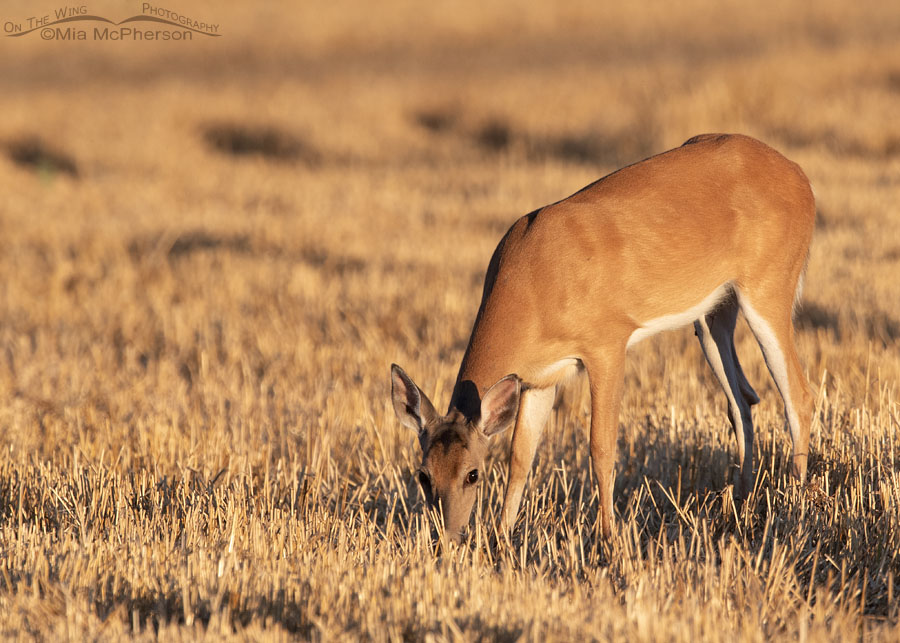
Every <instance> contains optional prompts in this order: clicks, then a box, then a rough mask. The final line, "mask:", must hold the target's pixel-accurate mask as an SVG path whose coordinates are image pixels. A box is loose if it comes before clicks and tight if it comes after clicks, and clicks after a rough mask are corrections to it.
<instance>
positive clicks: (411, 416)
mask: <svg viewBox="0 0 900 643" xmlns="http://www.w3.org/2000/svg"><path fill="white" fill-rule="evenodd" d="M391 402H392V403H393V405H394V413H396V414H397V419H398V420H400V422H401V423H402V424H403V426H406V427H408V428H410V429H412V430H413V431H415V432H416V433H418V434H419V436H422V435H423V433H424V432H425V425H427V424H428V423H429V422H431V421H432V420H434V418H435V417H436V416H437V413H435V410H434V406H433V405H432V404H431V400H429V399H428V397H427V396H426V395H425V394H424V393H423V392H422V389H420V388H419V387H418V386H416V383H415V382H413V381H412V379H411V378H410V377H409V375H407V374H406V373H405V372H404V370H403V369H402V368H400V367H399V366H397V365H396V364H391Z"/></svg>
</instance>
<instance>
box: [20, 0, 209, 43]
mask: <svg viewBox="0 0 900 643" xmlns="http://www.w3.org/2000/svg"><path fill="white" fill-rule="evenodd" d="M91 23H93V24H91ZM3 33H4V35H6V37H8V38H20V37H23V36H25V37H28V36H29V35H31V36H33V35H34V34H39V35H40V38H41V39H42V40H59V41H68V40H71V41H85V40H98V41H110V42H124V41H131V42H141V41H158V40H169V41H172V40H180V41H188V40H193V39H194V36H197V37H203V36H209V37H214V38H218V37H219V36H221V35H222V34H221V33H219V25H218V23H215V22H209V21H206V20H198V19H197V18H196V17H194V16H189V15H185V14H184V13H180V12H178V11H172V10H170V9H167V8H165V7H161V6H159V5H155V4H152V3H150V2H144V3H142V5H141V13H140V14H138V15H134V16H131V17H129V18H125V19H124V20H120V21H115V20H110V19H109V18H107V17H105V16H100V15H95V14H93V13H91V11H89V9H88V6H87V5H78V6H65V7H61V8H58V9H54V10H53V11H51V12H47V13H41V14H39V15H34V16H28V17H27V18H25V19H23V20H18V21H16V20H5V21H4V22H3Z"/></svg>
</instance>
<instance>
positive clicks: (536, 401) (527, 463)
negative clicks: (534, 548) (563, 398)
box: [500, 386, 555, 534]
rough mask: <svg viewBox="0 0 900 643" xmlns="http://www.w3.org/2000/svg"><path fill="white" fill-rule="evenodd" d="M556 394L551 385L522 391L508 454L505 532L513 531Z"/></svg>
mask: <svg viewBox="0 0 900 643" xmlns="http://www.w3.org/2000/svg"><path fill="white" fill-rule="evenodd" d="M554 397H555V389H554V387H552V386H551V387H548V388H543V389H528V390H527V391H525V392H524V393H523V394H522V401H521V402H520V403H519V415H518V417H517V418H516V427H515V429H514V430H513V437H512V445H511V448H510V454H509V469H508V476H507V483H506V495H505V496H504V499H503V511H502V512H501V514H500V516H501V517H500V526H501V528H502V529H503V531H504V533H506V534H509V533H510V532H511V531H512V528H513V525H515V523H516V515H517V514H518V512H519V503H520V502H521V501H522V490H523V489H524V487H525V479H526V478H527V477H528V472H529V471H530V470H531V464H532V463H533V462H534V454H535V452H536V451H537V445H538V441H539V440H540V438H541V432H542V431H543V428H544V425H545V424H546V423H547V418H548V417H549V416H550V411H551V409H552V408H553V400H554Z"/></svg>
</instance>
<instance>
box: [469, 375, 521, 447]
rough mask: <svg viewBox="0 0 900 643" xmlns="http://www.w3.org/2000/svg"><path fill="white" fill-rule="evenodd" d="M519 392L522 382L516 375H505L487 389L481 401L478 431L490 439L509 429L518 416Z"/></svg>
mask: <svg viewBox="0 0 900 643" xmlns="http://www.w3.org/2000/svg"><path fill="white" fill-rule="evenodd" d="M521 392H522V380H520V379H519V377H518V376H517V375H507V376H506V377H504V378H503V379H501V380H500V381H499V382H497V383H496V384H494V385H493V386H492V387H491V388H489V389H488V392H487V393H485V394H484V397H483V398H482V399H481V417H480V418H479V419H478V429H479V430H480V431H481V432H482V433H483V434H484V435H486V436H488V437H490V436H492V435H494V434H496V433H502V432H503V431H506V429H508V428H509V427H511V426H512V425H513V424H514V423H515V421H516V416H518V414H519V396H520V395H521Z"/></svg>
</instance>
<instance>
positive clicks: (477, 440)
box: [391, 134, 816, 542]
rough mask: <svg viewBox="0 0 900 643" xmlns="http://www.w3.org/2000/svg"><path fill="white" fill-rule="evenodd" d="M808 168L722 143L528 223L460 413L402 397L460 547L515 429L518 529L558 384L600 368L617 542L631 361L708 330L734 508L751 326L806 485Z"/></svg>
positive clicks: (629, 174)
mask: <svg viewBox="0 0 900 643" xmlns="http://www.w3.org/2000/svg"><path fill="white" fill-rule="evenodd" d="M815 211H816V208H815V198H814V196H813V192H812V188H811V187H810V182H809V180H808V179H807V177H806V175H805V174H804V173H803V170H801V168H800V167H799V166H798V165H797V164H796V163H794V162H792V161H790V160H788V159H787V158H785V157H784V156H782V155H781V154H780V153H779V152H777V151H775V150H774V149H772V148H771V147H769V146H768V145H766V144H764V143H762V142H760V141H758V140H756V139H753V138H751V137H749V136H745V135H740V134H704V135H700V136H695V137H693V138H691V139H689V140H688V141H686V142H685V143H684V144H683V145H681V146H680V147H677V148H674V149H672V150H669V151H667V152H663V153H661V154H658V155H656V156H651V157H650V158H647V159H645V160H643V161H640V162H637V163H635V164H633V165H629V166H627V167H624V168H622V169H620V170H618V171H615V172H613V173H611V174H609V175H607V176H605V177H603V178H601V179H599V180H597V181H595V182H594V183H591V184H590V185H588V186H586V187H584V188H582V189H581V190H579V191H578V192H576V193H575V194H573V195H571V196H569V197H568V198H565V199H563V200H561V201H558V202H556V203H553V204H551V205H548V206H545V207H543V208H540V209H538V210H535V211H534V212H531V213H530V214H528V215H525V216H523V217H521V218H519V219H518V220H517V221H516V222H515V223H514V224H513V225H512V227H511V228H510V229H509V231H508V232H507V233H506V235H505V236H504V237H503V238H502V240H501V241H500V243H499V244H498V246H497V249H496V250H495V251H494V254H493V256H492V257H491V260H490V263H489V265H488V268H487V273H486V276H485V280H484V290H483V295H482V298H481V305H480V307H479V309H478V312H477V315H476V317H475V323H474V326H473V329H472V334H471V336H470V339H469V343H468V346H467V348H466V351H465V353H464V356H463V359H462V363H461V365H460V368H459V373H458V375H457V378H456V384H455V385H454V388H453V391H452V394H451V399H450V405H449V407H448V410H447V413H446V414H443V415H441V414H439V413H438V412H437V411H435V408H434V406H433V404H432V402H431V401H430V400H429V399H428V397H427V396H426V395H425V394H424V393H423V392H422V389H420V388H419V387H418V386H417V385H416V384H415V383H414V382H413V380H412V379H411V378H410V377H409V376H408V375H407V374H406V373H405V372H404V370H403V369H402V368H400V367H399V366H397V365H396V364H393V365H392V366H391V399H392V405H393V408H394V411H395V413H396V416H397V418H398V420H399V421H400V423H401V424H402V425H404V426H406V427H408V428H410V429H412V430H413V431H415V432H416V434H417V435H418V438H419V444H420V446H421V450H422V463H421V466H420V467H419V469H418V480H419V483H420V485H421V488H422V490H423V492H424V495H425V500H426V502H427V504H428V506H429V507H431V508H434V509H436V510H438V511H439V515H440V517H441V519H442V521H443V529H444V534H445V535H446V536H448V537H449V539H450V540H452V541H456V542H459V541H460V540H461V539H462V536H463V531H464V529H465V528H466V527H467V526H468V523H469V519H470V514H471V512H472V506H473V504H474V501H475V498H476V491H477V484H478V481H479V480H480V479H482V478H483V477H485V476H484V463H485V456H486V454H487V452H488V446H489V441H490V440H491V438H492V437H493V436H495V435H498V434H500V433H502V432H503V431H506V430H508V429H509V428H512V429H513V432H512V439H511V442H510V455H509V463H508V469H507V472H508V475H507V482H506V489H505V494H504V498H503V505H502V509H501V515H500V529H501V532H502V533H504V534H509V533H510V532H511V531H512V530H513V527H514V524H515V521H516V517H517V514H518V510H519V505H520V503H521V500H522V493H523V489H524V486H525V481H526V477H527V476H528V473H529V471H530V469H531V467H532V465H533V460H534V457H535V453H536V450H537V446H538V443H539V439H540V437H541V434H542V431H543V427H544V425H545V424H546V423H547V420H548V417H549V415H550V412H551V409H552V408H553V405H554V401H555V397H556V391H557V387H559V386H560V385H561V384H562V383H563V382H565V380H567V379H568V378H570V377H572V376H573V375H574V374H577V373H579V372H584V373H585V374H586V376H587V379H588V384H589V391H590V412H591V413H590V457H591V464H592V467H593V470H594V473H595V476H596V480H597V484H598V488H599V494H598V495H599V517H600V523H601V524H600V527H601V531H602V537H603V538H604V539H609V538H611V537H612V536H613V532H614V520H615V519H614V505H613V487H614V481H615V464H616V448H617V433H618V416H619V406H620V403H621V398H622V393H623V388H624V376H625V358H626V351H627V349H628V348H629V347H631V346H633V345H635V344H637V343H638V342H640V341H641V340H643V339H646V338H647V337H650V336H651V335H654V334H656V333H659V332H661V331H665V330H670V329H676V328H679V327H682V326H686V325H688V324H690V323H691V322H693V324H694V330H695V333H696V335H697V337H698V339H699V341H700V347H701V349H702V351H703V354H704V355H705V357H706V361H707V362H708V364H709V366H710V367H711V368H712V372H713V373H714V375H715V378H716V380H718V383H719V384H720V385H721V388H722V390H723V391H724V393H725V397H726V398H727V403H728V406H727V408H728V417H729V421H730V423H731V426H732V430H733V433H734V436H735V438H736V441H737V458H736V459H737V467H739V471H738V472H736V473H735V484H734V497H735V498H736V499H738V500H740V499H741V498H744V497H745V496H746V495H747V494H748V493H749V492H750V491H751V489H752V485H753V482H754V473H753V420H752V416H751V407H752V406H753V405H755V404H757V403H758V402H759V399H760V398H759V396H758V395H757V394H756V392H755V391H754V389H753V387H752V386H751V385H750V383H749V382H748V381H747V378H746V376H745V375H744V372H743V370H742V369H741V365H740V362H739V361H738V356H737V353H736V351H735V345H734V331H735V325H736V323H737V318H738V313H739V312H741V313H743V315H744V318H745V319H746V321H747V324H748V326H749V328H750V330H751V332H752V334H753V335H754V337H755V339H756V341H757V343H758V344H759V346H760V348H761V350H762V354H763V357H764V360H765V363H766V366H767V368H768V371H769V373H770V374H771V376H772V379H773V380H774V382H775V386H776V388H777V390H778V392H779V393H780V397H781V399H782V401H783V404H784V414H785V420H786V423H787V427H788V429H789V432H790V437H791V443H792V453H791V473H792V475H793V477H794V478H795V479H796V480H797V481H799V482H800V483H801V484H802V483H803V482H805V480H806V469H807V458H808V447H809V434H810V425H811V422H812V417H813V411H814V404H815V399H814V396H813V393H812V390H811V388H810V386H809V383H808V382H807V380H806V377H805V374H804V371H803V368H802V366H801V363H800V360H799V358H798V356H797V349H796V346H795V343H794V327H793V313H794V309H795V307H796V305H797V302H798V301H799V298H800V291H801V289H802V283H803V276H804V273H805V271H806V265H807V263H808V257H809V246H810V242H811V240H812V235H813V228H814V225H815Z"/></svg>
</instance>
